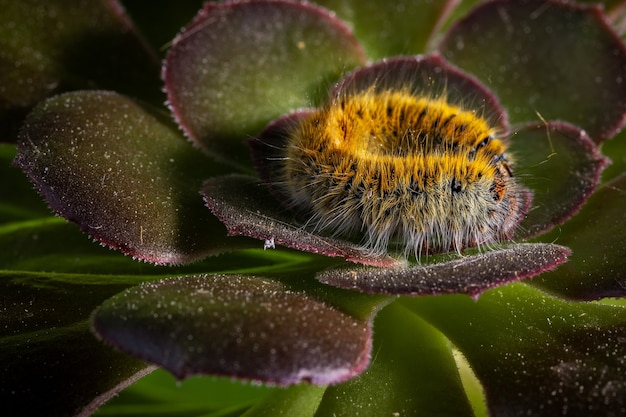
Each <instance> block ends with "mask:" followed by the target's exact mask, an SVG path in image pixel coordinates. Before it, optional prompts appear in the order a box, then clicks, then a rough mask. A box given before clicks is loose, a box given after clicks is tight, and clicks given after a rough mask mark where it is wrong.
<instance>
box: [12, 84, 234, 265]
mask: <svg viewBox="0 0 626 417" xmlns="http://www.w3.org/2000/svg"><path fill="white" fill-rule="evenodd" d="M18 149H19V152H18V156H17V158H16V160H15V162H16V164H17V165H18V166H20V167H21V168H22V169H23V170H24V171H25V172H26V173H27V174H28V176H29V177H30V179H31V180H32V181H33V182H34V183H35V185H36V186H37V188H38V189H39V191H40V192H41V194H43V195H44V197H45V198H46V200H47V201H48V203H49V204H50V206H51V207H52V208H53V209H54V210H55V211H56V212H57V213H59V214H60V215H62V216H63V217H65V218H67V219H69V220H71V221H74V222H76V223H77V224H78V225H79V227H80V228H81V230H83V231H84V232H86V233H88V234H89V235H90V236H92V237H94V238H95V239H97V240H99V241H100V242H102V243H103V244H105V245H107V246H110V247H112V248H115V249H119V250H121V251H122V252H124V253H125V254H128V255H131V256H133V257H136V258H139V259H142V260H145V261H149V262H153V263H156V264H166V263H181V262H189V261H191V260H196V259H199V258H202V257H205V256H207V255H208V254H212V253H219V252H221V251H224V250H226V249H228V246H227V245H228V243H226V242H225V232H224V229H223V226H222V225H221V224H220V223H219V222H218V221H217V219H215V218H213V217H212V216H211V215H210V214H209V213H208V212H207V210H206V209H205V208H204V206H203V204H202V198H201V197H200V195H199V190H200V187H201V183H202V180H203V179H205V178H207V177H209V176H211V175H213V174H214V173H216V172H220V171H219V170H220V167H219V166H217V165H216V164H210V163H209V161H207V160H206V159H205V158H204V157H203V156H202V155H201V154H200V153H199V152H197V151H195V150H194V149H193V148H192V147H191V146H190V145H189V144H188V143H185V141H184V140H183V139H182V138H181V137H180V135H179V134H178V132H176V131H175V130H174V128H173V127H171V126H170V125H169V123H168V122H167V121H166V119H165V118H164V116H163V115H160V114H157V113H156V112H154V110H152V109H150V108H149V107H145V106H142V105H140V104H138V103H136V102H133V101H132V100H130V99H128V98H126V97H124V96H121V95H118V94H116V93H111V92H102V91H82V92H74V93H67V94H64V95H61V96H56V97H54V98H51V99H49V100H47V101H45V102H44V103H42V104H41V105H39V106H38V107H37V108H36V109H35V110H34V111H33V112H32V113H31V114H30V115H29V117H28V118H27V120H26V123H25V125H24V127H23V129H22V131H21V134H20V143H19V148H18ZM229 243H230V244H233V245H235V244H237V241H236V240H234V239H231V240H229ZM231 247H232V246H231Z"/></svg>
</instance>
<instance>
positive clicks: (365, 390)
mask: <svg viewBox="0 0 626 417" xmlns="http://www.w3.org/2000/svg"><path fill="white" fill-rule="evenodd" d="M374 326H375V327H374V329H375V332H376V337H375V339H374V349H373V352H374V355H375V356H374V359H373V360H372V364H371V366H370V367H369V368H368V369H367V370H366V371H365V372H364V373H363V374H362V375H360V376H358V377H356V378H354V379H352V380H350V381H348V382H344V383H342V384H339V385H335V386H331V387H328V389H327V390H326V392H325V393H324V397H323V398H322V402H321V404H320V406H319V408H318V410H317V413H316V414H315V415H316V416H319V417H324V416H336V417H340V416H345V417H351V416H354V415H359V416H364V417H367V416H372V417H378V416H395V415H399V416H442V417H443V416H457V417H461V416H467V417H470V416H473V413H472V409H471V407H470V406H469V403H468V400H467V397H466V395H465V391H464V389H463V385H462V384H461V379H460V377H459V374H458V370H457V367H456V363H455V360H454V358H453V356H452V352H451V350H450V344H449V342H448V341H447V339H446V338H445V337H444V336H443V335H442V334H441V333H439V332H438V331H437V330H436V329H434V328H433V327H431V326H430V325H428V324H427V323H425V322H424V321H423V320H421V319H420V318H419V317H417V316H415V315H414V314H411V313H410V312H409V311H407V310H406V309H404V308H403V307H402V306H400V305H399V304H397V303H393V304H391V305H389V306H387V307H386V308H384V309H383V310H382V311H381V312H380V313H379V314H378V315H377V316H376V320H375V322H374ZM443 393H445V394H443Z"/></svg>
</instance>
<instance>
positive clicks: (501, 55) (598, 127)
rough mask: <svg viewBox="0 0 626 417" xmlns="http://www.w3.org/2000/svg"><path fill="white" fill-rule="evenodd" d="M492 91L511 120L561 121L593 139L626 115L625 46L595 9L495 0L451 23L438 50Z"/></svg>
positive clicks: (558, 3)
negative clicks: (581, 130)
mask: <svg viewBox="0 0 626 417" xmlns="http://www.w3.org/2000/svg"><path fill="white" fill-rule="evenodd" d="M440 50H441V51H442V53H443V55H444V56H445V57H446V58H447V59H449V60H450V61H451V62H453V63H454V64H456V65H458V66H460V67H461V68H463V69H465V70H468V71H469V72H471V73H473V74H475V75H476V76H477V77H479V78H480V79H481V80H482V81H483V82H485V84H487V86H488V87H489V88H491V89H493V90H494V91H495V93H496V94H497V95H498V97H499V98H500V100H501V101H502V103H503V105H504V106H505V107H506V108H507V109H508V111H509V117H510V119H511V121H513V122H516V123H517V122H527V121H537V119H538V116H537V113H539V114H540V115H541V117H543V118H544V119H546V120H557V119H558V120H566V121H568V122H571V123H573V124H575V125H578V126H581V127H582V128H583V129H585V130H586V131H587V133H588V134H589V135H590V136H591V137H592V138H594V140H596V141H600V140H603V139H606V138H609V137H611V136H612V135H613V134H614V133H615V131H616V130H617V129H619V128H620V127H621V126H622V125H623V121H624V114H625V112H626V100H625V99H624V97H626V47H625V46H624V44H623V42H622V41H621V40H620V39H619V37H618V36H617V35H616V34H615V33H614V32H613V30H612V29H611V28H610V26H609V25H608V24H607V22H606V20H605V17H604V15H603V13H602V11H601V9H600V8H599V7H598V6H583V5H576V4H575V3H574V2H563V1H553V0H550V1H544V0H541V1H538V0H521V1H506V0H495V1H489V2H486V3H484V4H483V5H481V6H478V7H477V8H475V9H474V11H473V12H472V13H471V14H470V15H469V16H467V17H466V18H465V19H463V20H461V21H460V22H458V23H457V24H456V25H455V26H454V27H453V28H452V29H451V30H450V31H449V32H448V34H447V37H446V38H445V39H444V41H443V42H442V44H441V46H440Z"/></svg>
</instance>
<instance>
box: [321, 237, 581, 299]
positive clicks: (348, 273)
mask: <svg viewBox="0 0 626 417" xmlns="http://www.w3.org/2000/svg"><path fill="white" fill-rule="evenodd" d="M569 254H570V250H569V249H568V248H566V247H563V246H559V245H553V244H547V243H535V244H528V243H526V244H518V245H512V246H510V247H507V248H504V249H498V250H493V251H489V252H486V253H481V254H476V255H468V256H463V257H461V258H457V259H454V258H452V259H449V260H448V261H447V262H445V261H443V262H439V263H433V264H430V265H424V266H410V267H395V268H368V267H344V268H337V269H329V270H326V271H323V272H320V273H319V274H318V275H317V277H316V278H317V279H318V280H319V281H321V282H323V283H325V284H329V285H333V286H335V287H339V288H345V289H356V290H359V291H364V292H368V293H379V294H406V295H438V294H456V293H461V294H467V295H470V296H473V297H477V296H479V295H480V294H481V293H482V292H483V291H485V290H488V289H490V288H493V287H497V286H499V285H503V284H506V283H508V282H512V281H518V280H521V279H524V278H528V277H531V276H534V275H537V274H540V273H542V272H544V271H547V270H550V269H554V268H556V267H557V266H559V265H561V264H562V263H564V262H565V261H566V260H567V257H568V256H569Z"/></svg>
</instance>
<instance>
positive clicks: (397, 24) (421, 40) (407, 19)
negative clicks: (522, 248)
mask: <svg viewBox="0 0 626 417" xmlns="http://www.w3.org/2000/svg"><path fill="white" fill-rule="evenodd" d="M315 3H318V4H320V5H322V6H324V7H327V8H328V9H330V10H332V11H333V12H334V13H337V16H338V17H339V18H340V19H342V20H343V21H344V22H346V23H347V24H348V25H350V27H351V28H352V30H353V31H354V33H355V35H356V37H357V39H359V41H361V42H362V43H363V47H364V48H365V50H366V51H367V56H368V57H369V58H370V59H382V58H385V57H389V56H394V55H413V54H418V53H423V52H424V51H426V50H428V49H431V48H430V47H431V42H432V40H433V36H434V35H435V34H436V32H437V30H438V29H439V27H440V25H441V24H442V22H443V20H444V19H445V17H446V16H447V15H448V14H449V13H450V11H451V10H452V9H453V8H454V6H455V4H456V3H458V0H446V1H430V0H417V1H416V0H400V1H394V2H393V3H390V2H384V1H379V0H315Z"/></svg>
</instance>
